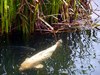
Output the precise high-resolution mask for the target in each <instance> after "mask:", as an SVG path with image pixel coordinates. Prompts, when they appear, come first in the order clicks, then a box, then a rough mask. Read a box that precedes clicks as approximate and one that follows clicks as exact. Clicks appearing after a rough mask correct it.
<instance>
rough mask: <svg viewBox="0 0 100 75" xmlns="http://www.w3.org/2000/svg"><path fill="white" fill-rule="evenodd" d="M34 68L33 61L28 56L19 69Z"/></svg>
mask: <svg viewBox="0 0 100 75" xmlns="http://www.w3.org/2000/svg"><path fill="white" fill-rule="evenodd" d="M30 68H32V63H31V62H30V61H29V60H28V58H27V59H26V60H25V61H24V62H23V63H22V64H21V65H20V68H19V70H20V71H24V70H27V69H30Z"/></svg>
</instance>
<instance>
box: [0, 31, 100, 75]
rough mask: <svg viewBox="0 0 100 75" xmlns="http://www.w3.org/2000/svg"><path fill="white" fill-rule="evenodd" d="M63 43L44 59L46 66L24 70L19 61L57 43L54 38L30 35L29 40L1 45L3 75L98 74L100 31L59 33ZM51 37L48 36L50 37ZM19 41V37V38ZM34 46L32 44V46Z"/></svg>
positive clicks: (0, 71) (0, 67) (0, 68)
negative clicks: (20, 68) (22, 70)
mask: <svg viewBox="0 0 100 75" xmlns="http://www.w3.org/2000/svg"><path fill="white" fill-rule="evenodd" d="M57 37H58V38H62V40H63V45H62V47H60V48H58V49H57V50H56V51H55V52H54V54H53V56H52V57H51V58H50V59H48V60H46V61H45V62H43V64H44V68H43V69H39V70H35V69H31V70H27V71H25V72H20V71H19V70H18V69H19V65H20V64H21V63H22V61H24V60H25V58H26V57H30V56H32V55H33V54H35V53H37V52H38V51H39V50H43V49H45V48H48V47H49V46H51V45H53V44H54V43H55V40H53V38H50V37H49V38H48V37H44V36H43V37H42V36H41V37H38V38H37V37H36V38H34V39H32V37H31V38H29V40H28V41H26V43H24V44H23V43H21V45H23V46H14V44H15V45H19V44H20V42H21V41H19V43H18V42H17V44H16V43H14V42H13V46H12V44H11V43H10V44H11V46H0V50H1V55H0V57H1V62H0V73H1V74H0V75H97V74H99V73H100V72H99V70H100V50H99V49H100V31H98V30H87V31H82V32H72V33H63V34H58V35H57ZM47 38H48V39H47ZM15 41H16V40H15ZM28 46H30V47H33V48H30V47H28Z"/></svg>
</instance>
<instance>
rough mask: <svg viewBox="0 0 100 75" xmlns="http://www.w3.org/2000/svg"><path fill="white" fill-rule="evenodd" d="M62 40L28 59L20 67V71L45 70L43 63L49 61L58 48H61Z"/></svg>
mask: <svg viewBox="0 0 100 75" xmlns="http://www.w3.org/2000/svg"><path fill="white" fill-rule="evenodd" d="M61 44H62V39H60V40H58V41H57V42H56V43H55V44H54V45H53V46H51V47H49V48H47V49H45V50H42V51H40V52H38V53H37V54H35V55H33V56H31V57H30V58H26V59H25V60H24V61H23V62H22V63H21V65H20V67H19V71H24V70H27V69H31V68H34V69H40V68H43V64H41V63H42V62H43V61H45V60H47V59H48V58H50V57H51V56H52V54H53V53H54V51H55V50H56V48H57V47H59V46H61Z"/></svg>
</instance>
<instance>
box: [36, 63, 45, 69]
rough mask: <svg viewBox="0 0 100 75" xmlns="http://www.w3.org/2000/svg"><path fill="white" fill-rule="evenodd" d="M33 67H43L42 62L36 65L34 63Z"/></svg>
mask: <svg viewBox="0 0 100 75" xmlns="http://www.w3.org/2000/svg"><path fill="white" fill-rule="evenodd" d="M34 67H35V68H37V69H38V68H43V65H42V64H38V65H35V66H34Z"/></svg>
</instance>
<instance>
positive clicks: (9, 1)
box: [0, 0, 87, 34]
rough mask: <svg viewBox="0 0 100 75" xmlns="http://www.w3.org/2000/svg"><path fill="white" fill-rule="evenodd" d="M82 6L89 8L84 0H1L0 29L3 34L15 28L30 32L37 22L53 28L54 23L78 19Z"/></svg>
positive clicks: (26, 32)
mask: <svg viewBox="0 0 100 75" xmlns="http://www.w3.org/2000/svg"><path fill="white" fill-rule="evenodd" d="M80 6H81V8H82V9H84V11H86V10H87V8H86V6H87V5H86V4H85V2H84V1H83V2H82V0H30V1H28V0H17V1H16V0H1V1H0V13H1V16H0V18H1V20H0V22H1V26H0V28H1V29H0V30H1V32H2V34H3V33H5V32H6V33H9V32H12V30H13V29H14V30H15V29H17V30H20V31H22V32H23V34H28V33H33V32H34V31H35V29H36V26H38V25H37V24H39V25H41V26H43V25H44V24H41V22H42V23H45V25H46V24H47V25H46V26H48V25H49V27H51V28H52V24H53V23H59V22H66V23H69V22H71V21H70V20H75V19H78V16H79V13H78V11H79V10H78V7H80ZM86 12H87V11H86ZM40 18H41V19H42V21H41V20H40ZM41 26H38V27H41Z"/></svg>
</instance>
